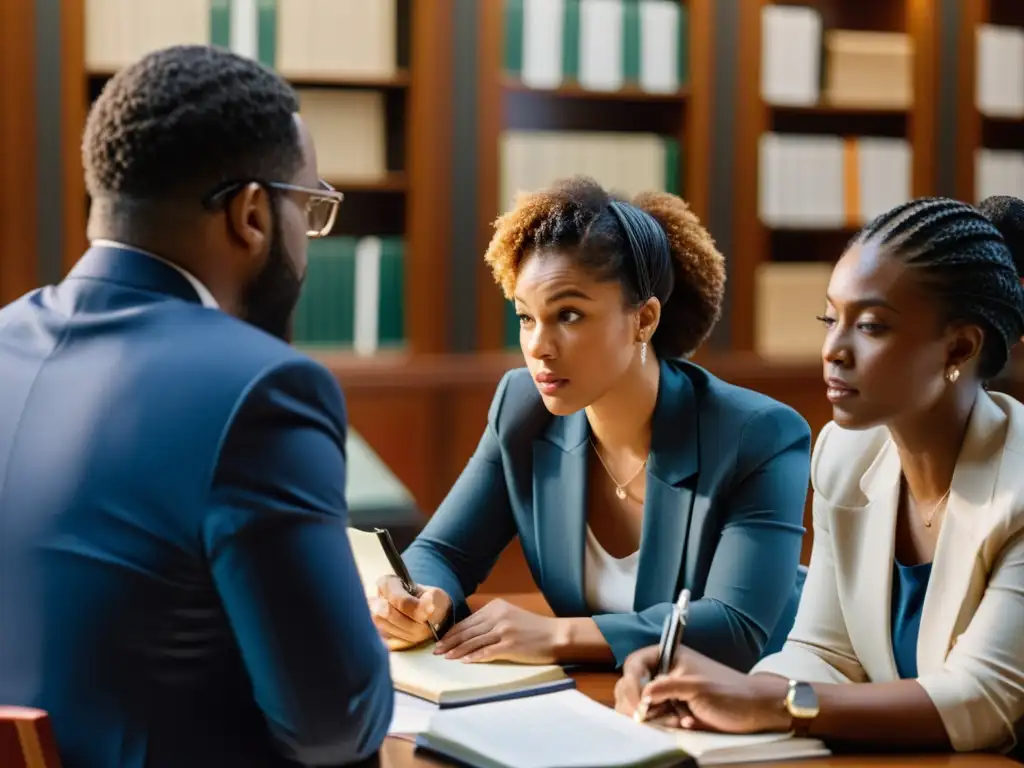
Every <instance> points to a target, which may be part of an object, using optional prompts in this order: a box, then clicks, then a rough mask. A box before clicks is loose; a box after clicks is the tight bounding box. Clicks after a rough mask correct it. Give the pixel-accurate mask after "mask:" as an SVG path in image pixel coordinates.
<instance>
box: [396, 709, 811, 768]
mask: <svg viewBox="0 0 1024 768" xmlns="http://www.w3.org/2000/svg"><path fill="white" fill-rule="evenodd" d="M416 745H417V749H418V750H421V751H423V752H427V753H434V754H437V755H439V756H441V757H443V758H445V759H447V760H451V761H455V762H457V763H460V764H462V765H466V766H471V768H619V766H639V767H640V768H667V767H668V766H710V765H733V764H738V763H745V762H760V761H765V760H793V759H797V758H805V757H819V756H823V755H828V754H829V751H828V749H826V748H825V746H824V745H823V744H822V743H821V742H819V741H817V740H814V739H795V738H792V737H791V736H790V735H788V734H757V735H753V736H731V735H724V734H715V733H698V732H694V731H675V730H674V731H668V730H663V729H659V728H655V727H652V726H649V725H641V724H637V723H634V722H633V720H631V719H630V718H628V717H625V716H624V715H620V714H618V713H617V712H615V711H614V710H612V709H610V708H608V707H605V706H604V705H602V704H598V703H597V702H595V701H593V700H592V699H590V698H588V697H587V696H584V695H583V694H582V693H580V692H579V691H562V692H560V693H555V694H552V695H550V696H543V697H541V698H539V699H535V700H522V699H519V700H515V699H514V700H508V701H500V702H493V703H489V704H481V705H480V706H476V707H470V708H466V709H455V710H447V711H440V712H438V713H437V714H435V715H434V716H433V718H431V720H430V723H429V724H428V725H427V726H426V729H425V730H424V731H423V733H421V734H420V736H419V737H418V738H417V740H416Z"/></svg>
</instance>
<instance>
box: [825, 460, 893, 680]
mask: <svg viewBox="0 0 1024 768" xmlns="http://www.w3.org/2000/svg"><path fill="white" fill-rule="evenodd" d="M901 476H902V467H901V466H900V458H899V453H898V452H897V450H896V446H895V444H894V443H893V442H892V440H889V441H888V442H887V443H886V444H885V446H884V447H883V448H882V450H881V451H880V452H879V454H878V457H877V458H876V459H875V461H874V462H873V463H872V464H871V466H870V467H868V470H867V471H866V472H865V473H864V476H863V477H862V478H861V481H860V487H861V490H862V491H863V492H864V494H865V496H866V497H867V504H866V505H865V506H863V507H856V506H854V507H843V506H837V507H836V511H835V514H834V515H833V519H832V528H833V530H832V538H833V540H834V541H835V542H836V546H835V553H834V556H835V560H836V569H837V582H838V584H839V585H840V597H839V599H840V602H841V603H842V604H843V613H844V615H846V616H847V617H856V619H855V620H854V623H851V625H850V626H849V627H848V629H849V635H850V642H851V644H852V645H853V647H854V650H855V651H856V653H857V657H858V658H859V659H860V660H861V664H862V665H863V667H864V670H865V671H866V672H867V673H868V676H869V677H870V679H872V680H875V681H885V680H897V679H899V673H898V671H897V669H896V660H895V658H894V657H893V652H892V572H893V563H894V561H895V546H896V514H897V511H898V509H899V500H900V486H901Z"/></svg>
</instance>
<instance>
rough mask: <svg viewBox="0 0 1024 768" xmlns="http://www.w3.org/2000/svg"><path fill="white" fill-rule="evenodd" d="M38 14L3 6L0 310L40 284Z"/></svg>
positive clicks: (0, 8)
mask: <svg viewBox="0 0 1024 768" xmlns="http://www.w3.org/2000/svg"><path fill="white" fill-rule="evenodd" d="M35 54H36V51H35V9H34V7H33V4H32V3H25V2H17V3H0V157H2V158H3V159H2V160H0V307H2V306H3V305H5V304H7V303H8V302H10V301H13V300H14V299H16V298H18V297H19V296H21V295H22V294H24V293H26V292H28V291H30V290H31V289H33V288H35V287H36V285H37V284H38V280H39V277H38V274H37V263H38V258H39V242H38V236H37V235H38V231H39V230H38V221H39V219H38V217H39V216H46V215H49V212H48V211H45V210H43V211H40V210H38V209H37V202H38V197H39V176H38V172H37V169H36V152H37V143H36V142H37V139H36V130H37V126H36V69H35V61H36V55H35Z"/></svg>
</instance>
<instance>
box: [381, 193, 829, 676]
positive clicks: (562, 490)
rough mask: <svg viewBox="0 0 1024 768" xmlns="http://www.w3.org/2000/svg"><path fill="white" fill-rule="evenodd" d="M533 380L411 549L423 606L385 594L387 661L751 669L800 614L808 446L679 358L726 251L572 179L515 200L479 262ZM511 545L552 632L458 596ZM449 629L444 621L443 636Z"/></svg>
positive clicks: (657, 203)
mask: <svg viewBox="0 0 1024 768" xmlns="http://www.w3.org/2000/svg"><path fill="white" fill-rule="evenodd" d="M486 260H487V263H488V264H489V265H490V267H491V269H492V270H493V272H494V276H495V278H496V280H497V282H498V283H499V285H500V286H501V288H502V290H503V291H504V293H505V295H506V296H507V297H508V298H509V299H511V300H513V301H514V302H515V307H516V312H517V314H518V316H519V321H520V335H519V338H520V344H521V346H522V350H523V355H524V357H525V359H526V367H525V368H521V369H518V370H513V371H510V372H509V373H507V374H506V375H505V377H504V378H503V379H502V381H501V383H500V384H499V385H498V389H497V393H496V394H495V396H494V400H493V403H492V405H491V409H490V414H489V417H488V420H487V426H486V428H485V430H484V434H483V436H482V437H481V439H480V443H479V446H478V447H477V450H476V453H475V454H474V455H473V457H472V458H471V459H470V461H469V464H468V465H467V466H466V468H465V470H464V471H463V473H462V475H461V477H460V478H459V479H458V481H457V482H456V484H455V486H454V488H452V490H451V492H450V493H449V495H448V497H447V498H446V499H445V500H444V502H443V503H442V504H441V506H440V508H439V509H438V510H437V511H436V512H435V514H434V515H433V517H432V518H431V520H430V522H429V524H428V525H427V526H426V528H425V529H424V531H423V532H422V534H421V535H420V536H419V537H418V538H417V540H416V541H415V542H414V543H413V544H412V545H411V547H410V548H409V549H408V550H407V551H406V552H405V555H404V557H405V561H406V563H407V564H408V567H409V571H410V573H411V574H412V576H413V578H414V579H415V580H416V581H418V582H419V583H420V584H421V585H424V589H422V590H421V592H420V594H419V595H418V596H413V595H410V594H408V593H407V592H406V591H405V590H404V589H403V588H402V586H401V584H400V583H399V582H398V580H397V579H394V578H390V579H385V580H384V581H383V582H382V583H381V584H380V596H379V597H378V598H377V599H376V601H375V606H374V610H375V613H376V619H375V620H376V622H377V626H378V629H379V630H380V632H381V634H382V635H384V636H385V637H386V638H387V639H388V643H389V645H390V646H391V647H392V648H393V649H401V648H408V647H411V646H413V645H416V644H419V643H421V642H423V641H425V640H427V639H428V638H430V630H429V628H428V627H427V625H426V622H427V621H430V622H431V623H432V624H435V625H440V631H441V633H442V634H443V637H442V640H441V642H440V643H439V644H438V645H437V647H436V650H437V652H438V653H443V654H446V655H447V656H448V657H450V658H455V659H462V660H464V661H470V662H483V661H493V660H499V659H501V660H511V661H515V662H520V663H526V664H530V663H545V662H587V661H595V662H614V663H615V664H616V666H618V665H621V664H622V662H623V661H624V660H625V658H626V656H627V655H628V654H629V653H630V652H632V651H634V650H636V649H637V648H640V647H642V646H645V645H648V644H650V643H656V642H657V641H658V639H659V636H660V633H661V628H662V623H663V620H664V618H665V617H666V616H667V615H668V613H669V610H670V607H671V605H672V604H673V603H674V602H675V601H676V599H677V597H678V595H679V593H680V590H681V589H683V588H688V589H689V590H690V592H691V596H692V602H691V604H690V610H689V623H688V626H687V628H686V642H687V643H688V644H690V645H691V646H692V647H694V648H698V649H700V650H701V651H703V652H704V653H707V654H709V655H711V656H712V657H714V658H716V659H718V660H720V661H721V662H722V663H724V664H727V665H729V666H730V667H733V668H736V669H741V670H744V671H746V670H748V669H750V668H751V667H752V666H753V664H754V663H755V662H756V661H757V660H758V658H759V657H760V656H761V655H762V653H763V651H764V649H765V647H766V645H767V644H768V643H769V640H770V638H772V637H773V632H774V631H775V630H776V628H777V627H779V628H780V629H779V637H778V643H779V644H781V640H782V638H784V637H785V633H786V631H787V630H788V628H789V626H790V625H791V623H792V617H793V615H794V614H795V611H796V603H797V601H798V596H797V583H798V581H797V574H798V563H799V558H800V544H801V538H802V536H803V526H802V521H803V510H804V502H805V499H806V489H807V486H808V473H809V468H808V460H809V456H810V430H809V429H808V426H807V423H806V422H805V421H804V420H803V418H801V417H800V416H799V415H798V414H797V413H796V412H795V411H793V410H792V409H790V408H788V407H786V406H784V405H782V404H780V403H777V402H775V401H773V400H771V399H769V398H767V397H765V396H764V395H760V394H757V393H755V392H751V391H749V390H744V389H740V388H738V387H734V386H731V385H729V384H726V383H725V382H722V381H720V380H718V379H717V378H715V377H714V376H712V375H711V374H709V373H708V372H707V371H705V370H703V369H702V368H700V367H698V366H696V365H693V364H691V363H689V362H685V361H684V360H681V359H679V358H681V357H683V356H685V355H688V354H690V353H691V352H692V351H693V350H694V349H695V348H696V347H697V346H698V345H699V344H700V343H701V342H702V341H703V340H704V338H705V336H707V334H708V333H709V331H710V330H711V328H712V326H713V325H714V324H715V321H716V320H717V319H718V316H719V313H720V310H721V303H722V294H723V288H724V281H725V268H724V262H723V259H722V256H721V255H720V254H719V253H718V251H717V250H716V249H715V247H714V244H713V242H712V240H711V237H710V236H709V235H708V233H707V231H706V230H705V229H704V227H702V226H701V224H700V222H699V221H698V220H697V217H696V216H694V214H693V213H692V212H691V211H690V210H689V208H688V207H687V205H686V203H684V202H683V201H682V200H680V199H679V198H678V197H675V196H673V195H669V194H661V193H649V194H643V195H640V196H639V197H637V198H636V199H635V200H633V201H632V202H628V201H626V200H623V199H619V198H616V197H613V196H611V195H609V194H608V193H607V192H605V190H603V189H602V188H601V187H600V186H599V185H598V184H596V183H595V182H594V181H592V180H589V179H586V178H578V179H572V180H569V181H566V182H563V183H561V184H558V185H556V186H554V187H553V188H552V189H548V190H544V191H541V192H537V193H534V194H529V195H525V196H523V197H522V198H520V200H519V201H518V204H517V205H516V207H515V209H514V210H512V211H510V212H509V213H507V214H505V215H504V216H502V217H501V218H500V219H499V220H498V222H497V227H496V232H495V234H494V238H493V240H492V241H491V245H490V248H489V250H488V252H487V255H486ZM516 538H518V541H519V543H520V544H521V545H522V549H523V553H524V554H525V556H526V561H527V563H528V565H529V567H530V572H531V574H532V575H533V578H534V579H535V580H536V583H537V586H538V587H539V588H540V590H541V592H542V593H543V594H544V597H545V598H546V599H547V601H548V604H549V605H550V607H551V608H552V610H553V612H554V614H555V617H554V618H548V617H544V616H539V615H535V614H532V613H529V612H527V611H524V610H521V609H518V608H515V607H513V606H511V605H509V604H508V603H505V602H502V601H495V602H492V603H490V604H489V605H487V606H486V607H485V608H483V609H482V610H480V611H478V612H477V613H475V614H473V615H470V614H469V613H468V610H467V608H466V602H465V601H466V597H467V596H468V595H470V594H472V592H473V591H474V590H475V589H476V588H477V586H478V585H479V584H480V582H481V581H483V579H484V578H485V577H486V576H487V574H488V572H489V571H490V570H491V568H492V566H493V565H494V563H495V561H496V560H497V559H498V556H499V555H500V554H501V552H502V551H503V550H504V549H505V547H506V546H507V545H508V544H509V543H510V542H511V541H512V540H513V539H516ZM452 624H453V626H450V625H452Z"/></svg>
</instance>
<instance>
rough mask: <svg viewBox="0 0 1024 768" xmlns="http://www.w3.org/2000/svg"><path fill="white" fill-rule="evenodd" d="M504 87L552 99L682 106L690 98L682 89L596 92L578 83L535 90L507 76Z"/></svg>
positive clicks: (503, 83) (630, 88) (633, 88)
mask: <svg viewBox="0 0 1024 768" xmlns="http://www.w3.org/2000/svg"><path fill="white" fill-rule="evenodd" d="M502 87H504V88H505V90H506V91H513V92H518V93H529V94H531V95H534V96H537V97H547V98H550V99H588V100H594V101H605V102H620V103H623V102H624V103H632V102H655V103H667V104H681V103H683V102H684V101H686V98H687V96H689V89H687V88H682V89H680V90H678V91H673V92H671V93H651V92H649V91H644V90H641V89H640V88H638V87H635V86H633V87H626V88H621V89H619V90H617V91H594V90H589V89H587V88H583V87H582V86H580V85H579V84H577V83H566V84H565V85H562V86H559V87H558V88H551V89H543V88H533V87H531V86H529V85H526V84H525V83H524V82H522V81H521V80H517V79H516V78H514V77H508V76H505V77H504V79H503V80H502Z"/></svg>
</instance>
